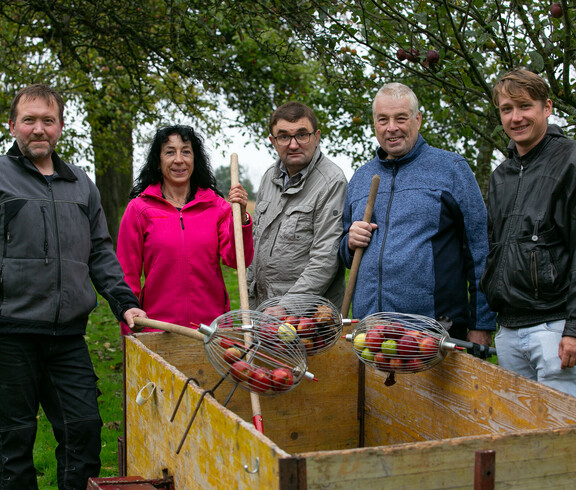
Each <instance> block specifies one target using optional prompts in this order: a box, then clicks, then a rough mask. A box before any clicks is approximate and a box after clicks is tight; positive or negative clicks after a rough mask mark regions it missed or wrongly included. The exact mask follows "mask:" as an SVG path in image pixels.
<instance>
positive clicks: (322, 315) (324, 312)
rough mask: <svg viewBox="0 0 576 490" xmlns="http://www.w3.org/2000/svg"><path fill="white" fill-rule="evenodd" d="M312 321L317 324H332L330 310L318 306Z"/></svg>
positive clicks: (332, 319)
mask: <svg viewBox="0 0 576 490" xmlns="http://www.w3.org/2000/svg"><path fill="white" fill-rule="evenodd" d="M314 320H315V321H316V322H317V323H334V314H333V313H332V308H330V307H329V306H328V305H318V308H316V313H314Z"/></svg>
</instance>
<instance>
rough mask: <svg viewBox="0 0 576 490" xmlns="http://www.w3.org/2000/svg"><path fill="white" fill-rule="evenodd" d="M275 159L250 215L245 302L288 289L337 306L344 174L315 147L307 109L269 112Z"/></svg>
mask: <svg viewBox="0 0 576 490" xmlns="http://www.w3.org/2000/svg"><path fill="white" fill-rule="evenodd" d="M269 128H270V135H271V136H270V142H271V143H272V145H273V146H274V149H275V150H276V152H277V153H278V160H277V161H276V163H275V164H274V165H272V166H271V167H270V168H269V169H268V170H267V171H266V173H265V174H264V176H263V177H262V181H261V182H260V187H259V189H258V196H257V198H256V208H255V215H254V260H253V262H252V265H251V267H250V269H249V270H248V285H249V294H250V307H251V308H256V307H257V306H258V305H259V304H261V303H262V302H263V301H265V300H267V299H269V298H271V297H274V296H281V295H284V294H287V293H300V294H301V293H308V294H317V295H320V296H322V297H324V298H326V299H328V300H330V301H332V302H333V303H334V304H335V305H336V306H337V307H338V308H339V307H340V306H341V304H342V299H343V297H344V272H345V269H344V267H343V265H342V263H341V262H340V261H339V258H338V244H339V242H340V238H341V236H342V208H343V206H344V199H345V197H346V186H347V182H346V177H345V175H344V172H343V171H342V170H341V169H340V167H338V166H337V165H336V164H335V163H333V162H331V161H330V160H329V159H328V158H327V157H326V156H325V155H324V154H323V153H322V151H321V150H320V130H319V129H318V120H317V119H316V116H315V115H314V112H313V111H312V109H310V108H309V107H307V106H306V105H304V104H302V103H300V102H288V103H286V104H284V105H282V106H280V107H279V108H278V109H276V110H275V111H274V112H273V113H272V116H271V118H270V122H269Z"/></svg>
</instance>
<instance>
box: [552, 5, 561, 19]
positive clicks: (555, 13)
mask: <svg viewBox="0 0 576 490" xmlns="http://www.w3.org/2000/svg"><path fill="white" fill-rule="evenodd" d="M562 13H563V12H562V5H560V4H559V3H553V4H552V5H550V15H551V16H552V17H554V18H555V19H559V18H560V17H562Z"/></svg>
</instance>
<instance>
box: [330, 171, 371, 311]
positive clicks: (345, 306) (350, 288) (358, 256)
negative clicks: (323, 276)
mask: <svg viewBox="0 0 576 490" xmlns="http://www.w3.org/2000/svg"><path fill="white" fill-rule="evenodd" d="M379 185H380V176H379V175H374V176H373V177H372V183H371V184H370V192H369V194H368V202H367V203H366V209H365V210H364V217H363V218H362V221H366V222H367V223H370V220H371V219H372V213H373V212H374V205H375V203H376V196H377V195H378V186H379ZM363 254H364V247H358V248H357V249H356V250H355V251H354V258H353V259H352V266H351V267H350V275H349V276H348V283H347V284H346V291H344V300H343V301H342V309H341V311H340V312H341V314H342V317H343V318H347V317H348V311H349V310H350V303H351V302H352V294H353V293H354V287H355V286H356V279H357V278H358V269H359V268H360V261H361V260H362V255H363Z"/></svg>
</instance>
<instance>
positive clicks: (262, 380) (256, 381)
mask: <svg viewBox="0 0 576 490" xmlns="http://www.w3.org/2000/svg"><path fill="white" fill-rule="evenodd" d="M248 385H249V386H250V389H252V390H254V391H256V392H258V393H264V392H265V391H268V390H269V389H270V387H271V386H272V378H271V375H270V370H269V369H267V368H265V367H257V368H256V369H254V370H252V372H251V373H250V378H249V379H248Z"/></svg>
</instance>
